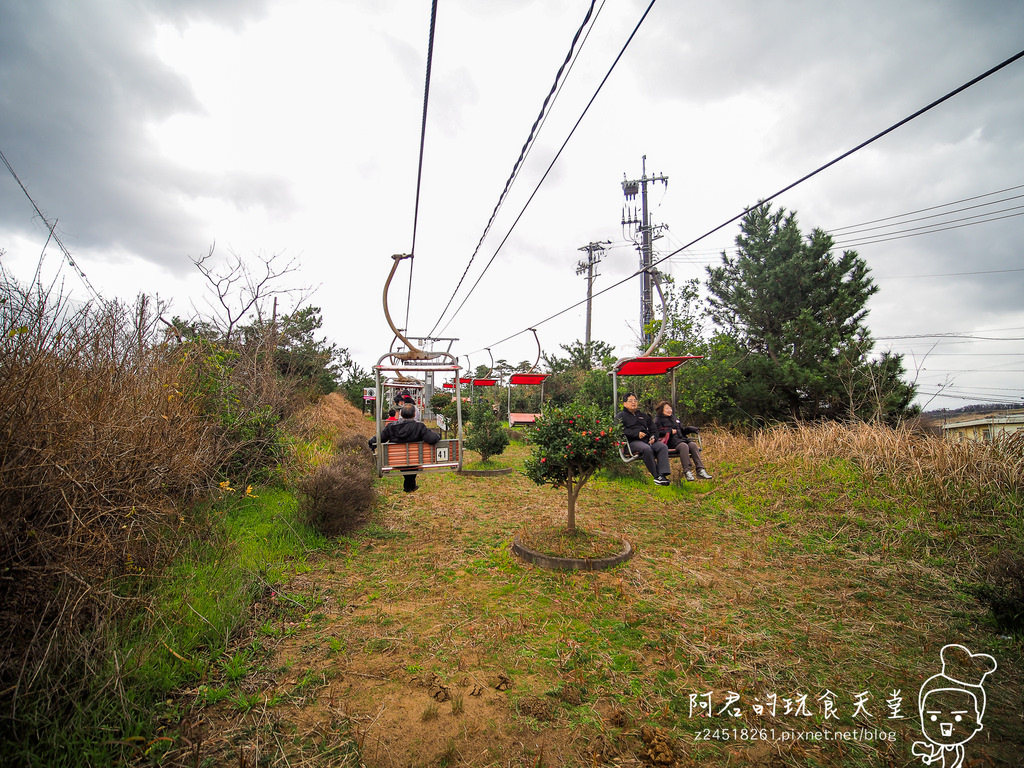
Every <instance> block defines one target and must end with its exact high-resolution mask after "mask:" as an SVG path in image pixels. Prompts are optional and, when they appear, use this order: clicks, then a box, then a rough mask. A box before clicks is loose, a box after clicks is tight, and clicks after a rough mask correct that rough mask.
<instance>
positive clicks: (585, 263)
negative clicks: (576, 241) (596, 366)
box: [576, 240, 612, 358]
mask: <svg viewBox="0 0 1024 768" xmlns="http://www.w3.org/2000/svg"><path fill="white" fill-rule="evenodd" d="M611 243H612V241H611V240H602V241H600V242H597V243H587V245H584V246H583V247H582V248H577V249H576V250H578V251H586V252H587V258H586V259H584V260H581V261H580V263H579V264H577V265H576V274H577V275H582V274H583V273H584V272H585V273H586V275H587V337H586V350H587V357H588V358H589V357H590V306H591V302H592V301H593V298H594V278H595V277H597V275H595V274H594V267H595V266H597V265H598V264H599V263H600V261H601V257H603V256H604V247H603V246H606V245H611Z"/></svg>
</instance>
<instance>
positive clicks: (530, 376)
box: [508, 373, 548, 384]
mask: <svg viewBox="0 0 1024 768" xmlns="http://www.w3.org/2000/svg"><path fill="white" fill-rule="evenodd" d="M547 377H548V374H546V373H513V374H512V376H511V377H510V378H509V380H508V383H509V384H542V383H544V379H546V378H547Z"/></svg>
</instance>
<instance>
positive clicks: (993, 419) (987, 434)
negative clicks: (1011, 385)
mask: <svg viewBox="0 0 1024 768" xmlns="http://www.w3.org/2000/svg"><path fill="white" fill-rule="evenodd" d="M1020 430H1024V413H1002V414H996V413H993V414H989V415H988V416H983V417H980V418H976V419H966V420H964V421H951V422H949V423H948V424H943V425H942V434H943V435H944V436H946V437H947V438H951V439H953V440H973V441H975V442H979V443H991V442H992V441H993V440H996V439H998V438H1000V437H1005V436H1006V435H1012V434H1013V433H1014V432H1018V431H1020Z"/></svg>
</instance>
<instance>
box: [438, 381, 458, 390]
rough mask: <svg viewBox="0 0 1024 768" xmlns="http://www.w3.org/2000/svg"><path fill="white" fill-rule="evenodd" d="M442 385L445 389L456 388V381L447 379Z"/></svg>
mask: <svg viewBox="0 0 1024 768" xmlns="http://www.w3.org/2000/svg"><path fill="white" fill-rule="evenodd" d="M441 386H442V387H444V388H445V389H455V382H454V381H446V382H445V383H444V384H442V385H441Z"/></svg>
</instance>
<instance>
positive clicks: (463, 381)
mask: <svg viewBox="0 0 1024 768" xmlns="http://www.w3.org/2000/svg"><path fill="white" fill-rule="evenodd" d="M472 383H473V380H472V379H470V378H460V379H459V384H472Z"/></svg>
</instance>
